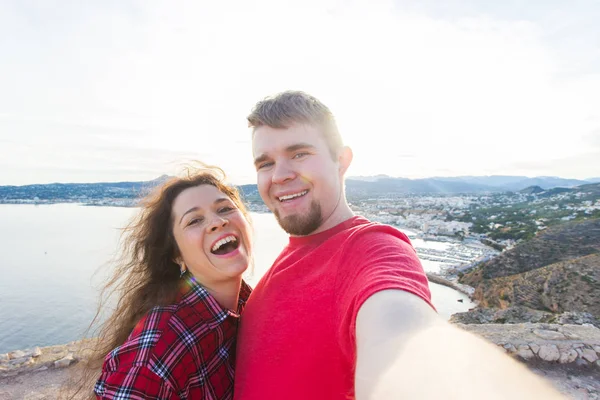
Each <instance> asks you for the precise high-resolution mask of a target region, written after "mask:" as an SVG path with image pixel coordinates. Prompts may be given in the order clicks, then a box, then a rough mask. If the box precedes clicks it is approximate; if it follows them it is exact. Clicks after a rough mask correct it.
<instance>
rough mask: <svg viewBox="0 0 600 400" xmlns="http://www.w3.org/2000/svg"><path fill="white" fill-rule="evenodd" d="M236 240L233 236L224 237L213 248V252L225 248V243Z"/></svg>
mask: <svg viewBox="0 0 600 400" xmlns="http://www.w3.org/2000/svg"><path fill="white" fill-rule="evenodd" d="M236 240H237V239H236V238H235V236H233V235H231V236H227V237H224V238H223V239H221V240H219V241H218V242H217V243H215V245H214V246H213V247H212V249H211V251H217V250H219V247H221V246H223V245H224V244H225V243H229V242H234V241H236Z"/></svg>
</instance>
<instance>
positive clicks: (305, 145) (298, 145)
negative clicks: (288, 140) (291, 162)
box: [285, 143, 315, 153]
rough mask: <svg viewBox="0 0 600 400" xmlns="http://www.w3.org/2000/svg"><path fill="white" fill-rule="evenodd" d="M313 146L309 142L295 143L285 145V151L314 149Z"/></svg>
mask: <svg viewBox="0 0 600 400" xmlns="http://www.w3.org/2000/svg"><path fill="white" fill-rule="evenodd" d="M314 148H315V146H313V145H312V144H309V143H296V144H293V145H291V146H288V147H286V148H285V151H287V152H288V153H291V152H294V151H297V150H301V149H314Z"/></svg>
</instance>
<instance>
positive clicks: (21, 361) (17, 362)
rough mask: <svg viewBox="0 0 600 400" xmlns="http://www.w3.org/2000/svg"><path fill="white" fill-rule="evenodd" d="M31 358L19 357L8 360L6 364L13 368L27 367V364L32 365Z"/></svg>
mask: <svg viewBox="0 0 600 400" xmlns="http://www.w3.org/2000/svg"><path fill="white" fill-rule="evenodd" d="M33 363H34V361H33V358H32V357H29V356H25V357H20V358H14V359H12V360H10V361H9V362H8V364H9V365H11V366H15V365H29V364H33Z"/></svg>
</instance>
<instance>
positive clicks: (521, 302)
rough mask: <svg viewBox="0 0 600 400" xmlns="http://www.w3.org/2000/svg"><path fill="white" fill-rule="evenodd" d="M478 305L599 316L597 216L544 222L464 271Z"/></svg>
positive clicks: (599, 223) (599, 221) (599, 228)
mask: <svg viewBox="0 0 600 400" xmlns="http://www.w3.org/2000/svg"><path fill="white" fill-rule="evenodd" d="M460 282H461V283H464V284H467V285H470V286H473V287H475V293H474V295H473V297H474V299H475V300H477V301H478V302H479V303H480V306H482V307H497V308H506V307H509V306H526V307H530V308H533V309H537V310H546V311H551V312H563V311H577V312H589V313H592V314H593V315H595V316H596V317H599V316H600V219H599V218H596V219H591V220H587V221H581V222H569V223H565V224H562V225H558V226H554V227H551V228H548V229H547V230H545V231H544V232H542V233H540V234H538V235H536V237H534V238H533V239H531V240H529V241H526V242H523V243H520V244H519V245H517V246H515V247H514V248H512V249H510V250H508V251H505V252H503V253H502V254H500V255H499V256H498V257H496V258H494V259H492V260H490V261H488V262H486V263H484V264H483V265H481V266H479V267H478V268H476V269H475V270H473V271H471V272H469V273H467V274H465V275H464V276H463V277H462V278H461V279H460Z"/></svg>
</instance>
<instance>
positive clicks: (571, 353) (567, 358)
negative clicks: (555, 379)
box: [558, 349, 577, 364]
mask: <svg viewBox="0 0 600 400" xmlns="http://www.w3.org/2000/svg"><path fill="white" fill-rule="evenodd" d="M576 359H577V352H576V351H575V350H574V349H569V350H567V351H564V352H561V353H560V358H559V359H558V362H559V363H561V364H569V363H572V362H573V361H575V360H576Z"/></svg>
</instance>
